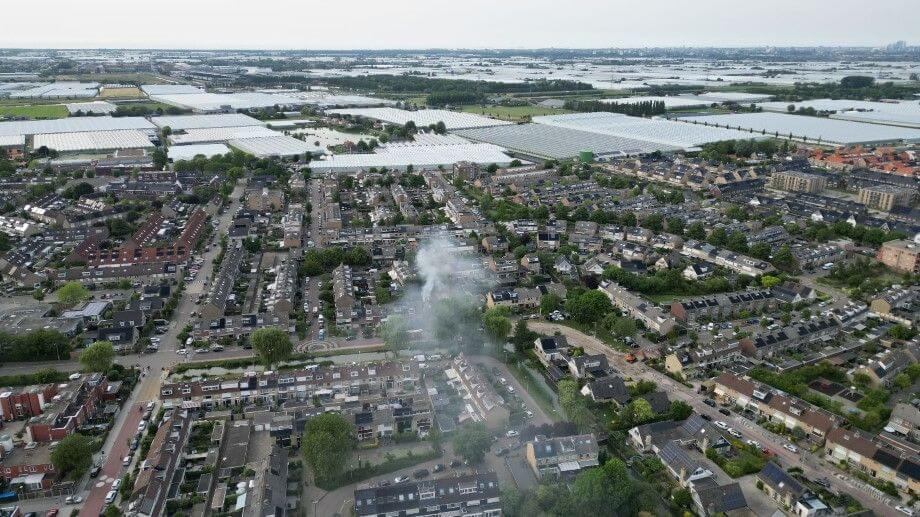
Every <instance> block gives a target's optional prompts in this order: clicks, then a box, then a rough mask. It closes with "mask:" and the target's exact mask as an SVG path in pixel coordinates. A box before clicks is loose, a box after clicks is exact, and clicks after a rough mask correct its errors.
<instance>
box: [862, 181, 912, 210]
mask: <svg viewBox="0 0 920 517" xmlns="http://www.w3.org/2000/svg"><path fill="white" fill-rule="evenodd" d="M915 193H916V190H913V189H909V188H904V187H895V186H893V185H872V186H867V187H862V188H861V189H859V202H860V203H862V204H864V205H866V206H868V207H869V208H875V209H876V210H882V211H885V212H890V211H891V209H892V208H894V207H896V206H908V205H909V204H910V202H911V200H912V199H913V197H914V195H915Z"/></svg>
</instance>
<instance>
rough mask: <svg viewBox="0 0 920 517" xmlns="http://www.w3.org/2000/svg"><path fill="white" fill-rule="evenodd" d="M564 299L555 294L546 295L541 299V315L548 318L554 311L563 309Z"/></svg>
mask: <svg viewBox="0 0 920 517" xmlns="http://www.w3.org/2000/svg"><path fill="white" fill-rule="evenodd" d="M562 305H563V302H562V298H560V297H559V295H558V294H555V293H546V294H544V295H543V296H541V297H540V314H542V315H544V316H547V315H549V314H550V313H552V312H554V311H558V310H560V309H562Z"/></svg>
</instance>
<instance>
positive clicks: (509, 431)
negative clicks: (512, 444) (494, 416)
mask: <svg viewBox="0 0 920 517" xmlns="http://www.w3.org/2000/svg"><path fill="white" fill-rule="evenodd" d="M518 434H520V433H518V432H517V431H515V430H514V429H509V430H508V432H507V433H505V436H507V437H508V438H513V437H515V436H517V435H518Z"/></svg>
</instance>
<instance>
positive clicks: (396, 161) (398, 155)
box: [310, 143, 512, 172]
mask: <svg viewBox="0 0 920 517" xmlns="http://www.w3.org/2000/svg"><path fill="white" fill-rule="evenodd" d="M511 160H512V158H511V157H510V156H508V155H507V154H505V153H504V152H503V150H502V148H500V147H498V146H495V145H491V144H481V143H478V144H477V143H464V144H460V143H454V144H447V145H393V146H389V145H387V146H382V147H380V148H378V149H377V151H376V152H374V153H365V154H341V155H334V156H328V157H326V158H325V159H323V160H317V161H314V162H312V163H310V168H311V169H312V170H313V171H315V172H357V171H366V170H368V169H370V168H371V167H374V168H377V169H381V168H387V169H397V170H405V169H406V168H408V166H410V165H411V166H413V167H414V168H416V169H433V168H437V167H438V166H443V167H450V166H451V165H453V164H455V163H457V162H462V161H467V162H472V163H477V164H479V165H490V164H493V163H494V164H496V165H499V166H502V167H506V166H508V165H509V164H510V163H511Z"/></svg>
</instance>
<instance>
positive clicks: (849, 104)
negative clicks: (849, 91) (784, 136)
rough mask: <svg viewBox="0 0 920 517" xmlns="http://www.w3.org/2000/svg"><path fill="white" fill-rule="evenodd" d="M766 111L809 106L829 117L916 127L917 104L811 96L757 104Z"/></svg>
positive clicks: (919, 119)
mask: <svg viewBox="0 0 920 517" xmlns="http://www.w3.org/2000/svg"><path fill="white" fill-rule="evenodd" d="M759 106H760V107H761V108H763V109H764V110H766V111H775V112H781V113H786V112H788V111H789V106H792V108H793V111H796V110H799V109H803V108H812V109H814V110H816V111H819V112H827V113H830V115H829V116H830V118H832V119H839V120H850V121H855V122H868V123H871V124H885V125H890V126H904V127H912V128H920V104H917V103H916V102H908V101H904V102H901V101H885V102H877V101H860V100H849V99H813V100H807V101H801V102H764V103H762V104H759Z"/></svg>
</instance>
